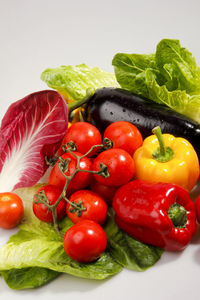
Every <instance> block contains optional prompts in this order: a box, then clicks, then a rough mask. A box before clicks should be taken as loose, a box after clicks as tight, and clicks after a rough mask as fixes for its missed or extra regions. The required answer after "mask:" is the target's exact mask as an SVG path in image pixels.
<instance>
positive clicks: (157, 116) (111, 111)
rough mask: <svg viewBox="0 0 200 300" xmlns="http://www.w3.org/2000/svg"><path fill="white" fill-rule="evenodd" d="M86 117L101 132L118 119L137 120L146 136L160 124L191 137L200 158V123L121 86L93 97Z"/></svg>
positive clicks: (88, 105)
mask: <svg viewBox="0 0 200 300" xmlns="http://www.w3.org/2000/svg"><path fill="white" fill-rule="evenodd" d="M84 119H85V121H88V122H91V123H92V124H93V125H94V126H96V127H97V128H98V129H99V130H100V132H101V133H103V132H104V130H105V128H106V127H107V126H108V125H109V124H111V123H113V122H116V121H127V122H130V123H132V124H134V125H135V126H136V127H137V128H138V129H139V130H140V132H141V134H142V136H143V138H145V137H147V136H149V135H151V134H152V129H153V128H154V127H156V126H160V127H161V130H162V132H163V133H170V134H173V135H174V136H176V137H183V138H185V139H187V140H188V141H189V142H190V143H191V144H192V145H193V147H194V149H195V150H196V152H197V155H198V157H199V158H200V125H198V124H197V123H196V122H194V121H192V120H190V119H189V118H187V117H184V116H183V115H181V114H180V113H177V112H175V111H174V110H172V109H170V108H169V107H167V106H165V105H160V104H157V103H155V102H153V101H151V100H148V99H145V98H142V97H141V96H138V95H135V94H133V93H131V92H129V91H126V90H123V89H119V88H101V89H98V90H96V91H95V93H94V94H93V95H92V96H91V97H90V98H89V100H88V102H87V104H86V106H85V116H84Z"/></svg>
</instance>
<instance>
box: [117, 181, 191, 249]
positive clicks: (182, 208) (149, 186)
mask: <svg viewBox="0 0 200 300" xmlns="http://www.w3.org/2000/svg"><path fill="white" fill-rule="evenodd" d="M113 209H114V211H115V221H116V223H117V225H118V226H119V227H120V228H121V229H122V230H123V231H125V232H127V233H128V234H129V235H131V236H132V237H134V238H135V239H138V240H140V241H141V242H144V243H147V244H151V245H154V246H158V247H161V248H163V249H166V250H169V251H179V250H183V249H184V248H185V247H186V246H187V244H188V243H189V242H190V240H191V238H192V236H193V234H194V233H195V231H196V210H195V205H194V203H193V202H192V200H191V199H190V197H189V193H188V192H187V191H186V190H185V189H183V188H181V187H180V186H177V185H173V184H170V183H157V184H153V183H149V182H145V181H142V180H134V181H131V182H129V183H127V184H126V185H124V186H122V187H121V188H119V189H118V191H117V192H116V194H115V196H114V198H113Z"/></svg>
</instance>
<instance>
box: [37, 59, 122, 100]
mask: <svg viewBox="0 0 200 300" xmlns="http://www.w3.org/2000/svg"><path fill="white" fill-rule="evenodd" d="M41 79H42V80H43V81H44V82H46V84H47V85H48V86H49V87H50V88H53V89H55V90H57V91H58V92H59V93H60V94H61V95H62V96H63V97H64V98H65V99H66V100H67V101H69V100H77V101H78V100H82V99H83V98H84V97H85V96H86V91H87V90H88V89H90V88H94V89H97V88H101V87H119V84H118V83H117V80H116V78H115V75H114V74H112V73H109V72H105V71H102V70H101V69H99V68H90V67H88V66H87V65H85V64H81V65H77V66H60V67H58V68H55V69H46V70H45V71H43V72H42V74H41Z"/></svg>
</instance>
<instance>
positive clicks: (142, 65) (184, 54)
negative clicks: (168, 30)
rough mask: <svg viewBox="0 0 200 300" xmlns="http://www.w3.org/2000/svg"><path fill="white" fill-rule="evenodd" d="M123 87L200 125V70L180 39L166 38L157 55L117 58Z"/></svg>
mask: <svg viewBox="0 0 200 300" xmlns="http://www.w3.org/2000/svg"><path fill="white" fill-rule="evenodd" d="M112 64H113V65H114V68H115V75H116V78H117V81H118V82H119V84H120V86H121V87H122V88H124V89H127V90H129V91H131V92H133V93H136V94H139V95H142V96H143V97H146V98H148V99H151V100H153V101H155V102H157V103H160V104H165V105H167V106H169V107H170V108H172V109H173V110H175V111H177V112H179V113H181V114H183V115H185V116H187V117H189V118H191V119H192V120H194V121H196V122H198V123H200V69H199V67H198V66H197V64H196V61H195V58H194V57H193V56H192V54H191V53H190V52H189V51H188V50H187V49H185V48H182V47H181V45H180V42H179V41H178V40H172V39H163V40H161V41H160V43H159V44H158V45H157V48H156V53H155V54H144V55H143V54H124V53H118V54H116V55H115V56H114V58H113V61H112Z"/></svg>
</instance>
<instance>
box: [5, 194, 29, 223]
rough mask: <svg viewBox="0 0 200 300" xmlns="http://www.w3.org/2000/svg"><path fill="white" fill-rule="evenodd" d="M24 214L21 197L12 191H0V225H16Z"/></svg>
mask: <svg viewBox="0 0 200 300" xmlns="http://www.w3.org/2000/svg"><path fill="white" fill-rule="evenodd" d="M23 214H24V205H23V202H22V199H21V198H20V197H18V196H17V195H16V194H14V193H0V227H2V228H4V229H10V228H14V227H16V226H17V225H18V224H19V222H20V221H21V219H22V217H23Z"/></svg>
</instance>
